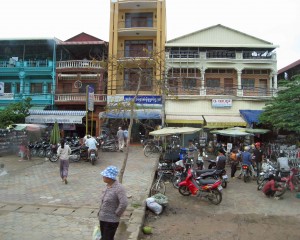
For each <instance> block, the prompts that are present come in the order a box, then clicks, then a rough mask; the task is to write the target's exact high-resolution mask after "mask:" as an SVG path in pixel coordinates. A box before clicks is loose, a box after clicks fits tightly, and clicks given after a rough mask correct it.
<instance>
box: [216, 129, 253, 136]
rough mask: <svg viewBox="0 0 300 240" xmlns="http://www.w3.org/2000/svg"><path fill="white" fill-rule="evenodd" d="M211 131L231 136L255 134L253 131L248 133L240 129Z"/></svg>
mask: <svg viewBox="0 0 300 240" xmlns="http://www.w3.org/2000/svg"><path fill="white" fill-rule="evenodd" d="M211 133H215V134H220V135H223V136H229V137H244V136H250V135H253V134H252V133H248V132H245V131H241V130H238V129H231V128H229V129H224V130H215V131H211Z"/></svg>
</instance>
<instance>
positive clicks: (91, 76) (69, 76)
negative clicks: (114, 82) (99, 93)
mask: <svg viewBox="0 0 300 240" xmlns="http://www.w3.org/2000/svg"><path fill="white" fill-rule="evenodd" d="M57 77H58V80H100V77H101V75H100V74H67V73H66V74H62V73H59V74H58V75H57Z"/></svg>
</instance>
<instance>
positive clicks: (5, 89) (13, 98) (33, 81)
mask: <svg viewBox="0 0 300 240" xmlns="http://www.w3.org/2000/svg"><path fill="white" fill-rule="evenodd" d="M55 48H56V43H55V39H10V40H8V39H7V40H0V84H1V92H0V107H1V108H2V109H4V108H5V107H6V106H8V105H9V104H10V103H16V102H21V101H23V100H24V99H25V98H27V97H30V98H31V99H32V102H31V103H32V104H33V105H34V108H35V109H37V108H38V109H44V108H51V106H52V105H53V104H54V98H53V96H54V94H53V92H54V91H55V62H56V60H55V51H56V50H55Z"/></svg>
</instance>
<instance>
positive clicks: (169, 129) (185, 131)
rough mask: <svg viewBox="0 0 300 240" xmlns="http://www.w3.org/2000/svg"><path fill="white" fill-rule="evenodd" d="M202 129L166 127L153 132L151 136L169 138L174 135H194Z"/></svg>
mask: <svg viewBox="0 0 300 240" xmlns="http://www.w3.org/2000/svg"><path fill="white" fill-rule="evenodd" d="M200 130H201V128H193V127H165V128H162V129H159V130H156V131H152V132H150V133H149V134H150V135H152V136H160V137H162V136H169V135H174V134H192V133H195V132H198V131H200Z"/></svg>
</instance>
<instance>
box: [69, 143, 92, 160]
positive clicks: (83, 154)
mask: <svg viewBox="0 0 300 240" xmlns="http://www.w3.org/2000/svg"><path fill="white" fill-rule="evenodd" d="M69 159H70V161H72V162H79V161H80V160H85V161H87V160H88V147H86V146H78V147H71V155H70V157H69Z"/></svg>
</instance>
